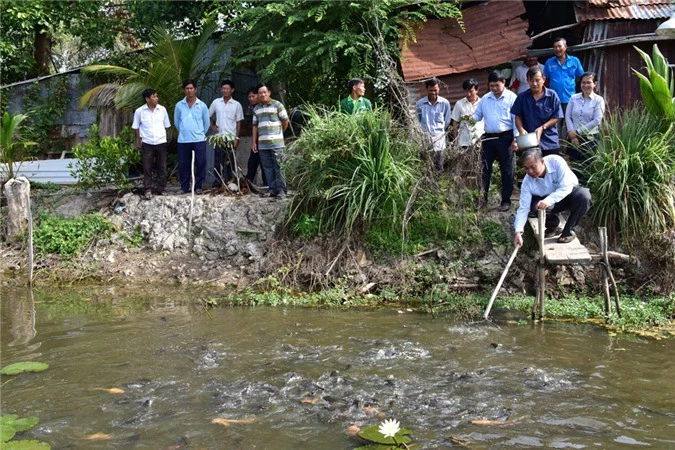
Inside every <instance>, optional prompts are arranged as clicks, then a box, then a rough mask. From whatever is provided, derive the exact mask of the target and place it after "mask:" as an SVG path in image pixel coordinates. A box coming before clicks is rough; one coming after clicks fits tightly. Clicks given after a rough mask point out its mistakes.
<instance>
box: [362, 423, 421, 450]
mask: <svg viewBox="0 0 675 450" xmlns="http://www.w3.org/2000/svg"><path fill="white" fill-rule="evenodd" d="M400 425H401V424H400V422H399V421H398V420H394V419H388V420H385V421H384V422H382V423H381V424H380V425H372V426H369V427H366V428H364V429H363V430H361V431H359V433H358V436H359V437H360V438H361V439H365V440H366V441H369V442H370V443H369V444H368V445H364V446H361V447H359V448H357V449H356V450H372V449H377V450H394V449H399V448H405V449H415V448H418V446H417V445H416V444H411V442H412V439H411V438H410V434H412V431H411V430H409V429H407V428H401V427H400Z"/></svg>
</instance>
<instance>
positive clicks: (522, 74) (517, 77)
mask: <svg viewBox="0 0 675 450" xmlns="http://www.w3.org/2000/svg"><path fill="white" fill-rule="evenodd" d="M537 64H538V65H539V67H540V68H541V71H542V73H543V72H544V65H543V64H541V63H540V62H539V61H537V57H536V56H526V57H525V59H524V60H523V64H521V65H519V66H518V67H516V69H515V70H514V71H513V75H512V76H511V84H510V85H509V89H511V90H512V91H513V92H515V93H516V94H520V93H521V92H525V91H526V90H528V89H529V88H530V85H529V84H528V82H527V71H528V70H530V67H533V66H536V65H537Z"/></svg>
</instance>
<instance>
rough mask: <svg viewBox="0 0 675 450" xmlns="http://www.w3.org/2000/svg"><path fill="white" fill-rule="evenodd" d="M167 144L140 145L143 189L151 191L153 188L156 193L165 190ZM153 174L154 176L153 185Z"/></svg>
mask: <svg viewBox="0 0 675 450" xmlns="http://www.w3.org/2000/svg"><path fill="white" fill-rule="evenodd" d="M167 147H168V144H167V143H166V142H165V143H163V144H154V145H153V144H146V143H145V142H143V143H142V144H141V155H142V157H143V189H145V190H146V191H150V190H152V188H153V186H154V188H155V192H156V193H160V192H162V191H163V190H164V189H165V188H166V150H167ZM153 173H154V176H155V180H154V184H153Z"/></svg>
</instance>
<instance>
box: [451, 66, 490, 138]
mask: <svg viewBox="0 0 675 450" xmlns="http://www.w3.org/2000/svg"><path fill="white" fill-rule="evenodd" d="M462 89H464V93H465V94H466V96H465V97H464V98H462V99H460V100H458V101H457V103H455V107H454V108H453V109H452V114H451V117H452V134H453V135H454V136H455V137H456V138H457V139H458V142H459V146H460V147H462V148H466V147H469V146H471V145H474V144H475V143H476V142H478V139H480V137H481V136H482V135H483V121H482V120H479V121H475V120H474V118H473V114H474V113H475V112H476V107H477V106H478V103H480V97H479V96H478V81H476V80H475V79H474V78H470V79H468V80H464V83H462Z"/></svg>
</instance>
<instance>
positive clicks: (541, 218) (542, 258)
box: [537, 209, 546, 320]
mask: <svg viewBox="0 0 675 450" xmlns="http://www.w3.org/2000/svg"><path fill="white" fill-rule="evenodd" d="M537 220H538V225H539V236H538V238H539V289H540V290H541V294H540V296H539V320H541V319H543V318H544V301H545V300H546V246H545V245H544V234H545V229H546V227H545V225H546V211H545V210H543V209H540V210H539V211H538V212H537Z"/></svg>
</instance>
